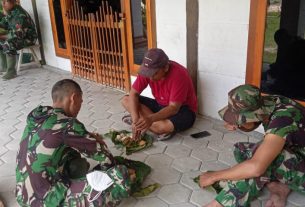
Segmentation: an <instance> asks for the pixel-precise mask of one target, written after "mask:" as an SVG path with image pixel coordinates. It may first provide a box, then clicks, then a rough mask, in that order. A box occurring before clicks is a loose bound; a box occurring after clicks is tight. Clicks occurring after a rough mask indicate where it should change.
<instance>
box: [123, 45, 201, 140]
mask: <svg viewBox="0 0 305 207" xmlns="http://www.w3.org/2000/svg"><path fill="white" fill-rule="evenodd" d="M148 85H149V86H150V88H151V90H152V94H153V95H154V97H155V99H150V98H147V97H144V96H140V94H141V93H142V91H143V90H144V89H145V88H146V87H147V86H148ZM122 104H123V106H124V107H125V109H126V110H127V111H128V112H129V113H130V116H129V115H128V116H125V117H123V121H124V122H125V123H129V124H132V127H133V132H137V134H139V132H145V131H146V130H148V129H149V130H150V131H152V132H154V133H156V134H157V135H158V137H157V139H158V140H165V139H168V138H170V137H171V136H172V135H173V133H174V132H179V131H183V130H186V129H188V128H190V127H192V125H193V124H194V122H195V119H196V111H197V97H196V93H195V90H194V86H193V83H192V80H191V78H190V76H189V74H188V71H187V70H186V68H185V67H183V66H182V65H180V64H178V63H176V62H174V61H171V60H169V58H168V56H167V55H166V54H165V53H164V51H163V50H161V49H158V48H153V49H150V50H149V51H148V52H147V53H146V54H145V57H144V59H143V63H142V65H141V67H140V71H139V75H138V76H137V79H136V81H135V82H134V84H133V86H132V89H131V90H130V93H129V96H125V97H124V99H123V100H122ZM136 137H137V136H136Z"/></svg>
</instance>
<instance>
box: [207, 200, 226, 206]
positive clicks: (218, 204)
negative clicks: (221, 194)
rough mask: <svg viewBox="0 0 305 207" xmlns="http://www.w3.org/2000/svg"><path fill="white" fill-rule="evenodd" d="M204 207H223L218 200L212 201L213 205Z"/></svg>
mask: <svg viewBox="0 0 305 207" xmlns="http://www.w3.org/2000/svg"><path fill="white" fill-rule="evenodd" d="M203 207H222V205H221V204H220V203H218V202H217V201H216V200H213V201H211V203H209V204H207V205H205V206H203Z"/></svg>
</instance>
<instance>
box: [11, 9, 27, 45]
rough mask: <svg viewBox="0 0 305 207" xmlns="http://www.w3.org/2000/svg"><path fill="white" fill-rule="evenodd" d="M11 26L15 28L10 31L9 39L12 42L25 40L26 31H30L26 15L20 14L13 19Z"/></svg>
mask: <svg viewBox="0 0 305 207" xmlns="http://www.w3.org/2000/svg"><path fill="white" fill-rule="evenodd" d="M10 19H11V21H12V22H11V23H10V24H11V25H14V27H13V28H10V29H9V33H8V37H7V39H8V40H10V41H13V40H16V39H19V40H23V39H25V38H26V30H27V29H28V18H27V16H26V15H25V14H19V15H18V16H14V17H11V18H10Z"/></svg>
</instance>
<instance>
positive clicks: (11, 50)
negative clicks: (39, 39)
mask: <svg viewBox="0 0 305 207" xmlns="http://www.w3.org/2000/svg"><path fill="white" fill-rule="evenodd" d="M35 42H36V39H35V40H28V39H24V40H22V39H17V38H14V39H8V40H0V51H1V52H3V53H5V54H10V55H17V51H18V50H21V49H22V48H25V47H28V46H31V45H34V44H35Z"/></svg>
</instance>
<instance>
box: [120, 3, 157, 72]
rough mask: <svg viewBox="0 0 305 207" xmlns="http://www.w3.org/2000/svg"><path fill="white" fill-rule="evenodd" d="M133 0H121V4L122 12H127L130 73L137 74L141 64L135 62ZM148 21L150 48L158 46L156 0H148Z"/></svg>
mask: <svg viewBox="0 0 305 207" xmlns="http://www.w3.org/2000/svg"><path fill="white" fill-rule="evenodd" d="M131 1H132V0H121V5H122V12H123V13H125V14H126V27H127V28H126V30H127V36H126V37H127V48H128V62H129V68H130V74H131V75H137V73H138V69H139V67H140V66H139V65H137V64H135V63H134V53H133V38H132V16H131ZM146 21H147V39H148V48H154V47H156V46H157V43H156V12H155V0H146Z"/></svg>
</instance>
